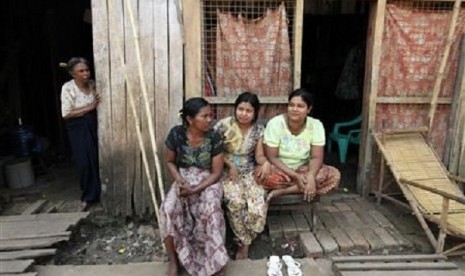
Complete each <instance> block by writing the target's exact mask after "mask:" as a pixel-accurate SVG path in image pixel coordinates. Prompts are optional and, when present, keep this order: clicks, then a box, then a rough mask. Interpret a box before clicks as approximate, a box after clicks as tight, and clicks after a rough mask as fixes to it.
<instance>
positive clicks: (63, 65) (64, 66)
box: [58, 62, 68, 68]
mask: <svg viewBox="0 0 465 276" xmlns="http://www.w3.org/2000/svg"><path fill="white" fill-rule="evenodd" d="M58 66H60V67H61V68H66V67H68V63H66V62H60V63H59V64H58Z"/></svg>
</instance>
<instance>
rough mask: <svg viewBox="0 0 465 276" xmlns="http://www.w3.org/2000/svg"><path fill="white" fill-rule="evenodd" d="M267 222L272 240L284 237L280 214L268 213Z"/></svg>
mask: <svg viewBox="0 0 465 276" xmlns="http://www.w3.org/2000/svg"><path fill="white" fill-rule="evenodd" d="M266 224H267V225H268V230H269V235H270V238H271V239H272V240H274V239H277V238H282V237H283V228H282V227H281V223H280V222H279V219H278V216H276V215H268V217H267V218H266Z"/></svg>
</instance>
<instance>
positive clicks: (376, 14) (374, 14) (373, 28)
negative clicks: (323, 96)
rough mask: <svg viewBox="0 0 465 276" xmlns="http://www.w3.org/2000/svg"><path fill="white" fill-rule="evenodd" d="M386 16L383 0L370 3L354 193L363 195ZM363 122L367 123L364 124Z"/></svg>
mask: <svg viewBox="0 0 465 276" xmlns="http://www.w3.org/2000/svg"><path fill="white" fill-rule="evenodd" d="M385 14H386V0H379V1H376V2H370V16H369V25H370V26H369V28H368V32H369V35H368V42H367V45H368V46H367V56H366V57H367V58H366V60H365V68H366V69H365V70H366V74H365V75H366V78H365V80H366V81H365V85H364V88H365V89H364V91H365V93H364V94H365V96H364V104H365V105H366V106H367V108H365V109H364V110H363V115H364V122H363V123H362V137H363V138H362V142H361V146H360V149H361V150H360V156H359V162H360V164H361V166H359V169H358V177H357V179H358V180H357V191H358V192H359V193H360V194H362V195H363V196H366V195H367V194H368V191H369V187H368V185H369V178H370V173H369V172H370V171H371V170H370V168H371V167H372V166H373V164H372V160H371V158H372V156H373V152H372V150H373V138H372V136H371V135H367V134H368V133H371V132H372V131H374V129H375V122H376V107H377V105H376V100H377V97H378V90H379V71H380V65H381V47H382V40H383V33H384V21H385ZM365 120H366V121H367V123H365Z"/></svg>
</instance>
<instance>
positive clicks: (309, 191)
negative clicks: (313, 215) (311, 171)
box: [303, 178, 316, 202]
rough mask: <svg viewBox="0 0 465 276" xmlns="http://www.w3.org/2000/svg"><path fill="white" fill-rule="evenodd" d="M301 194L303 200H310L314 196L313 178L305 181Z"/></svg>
mask: <svg viewBox="0 0 465 276" xmlns="http://www.w3.org/2000/svg"><path fill="white" fill-rule="evenodd" d="M303 194H304V200H306V201H308V202H310V201H312V199H313V198H314V197H315V194H316V183H315V179H314V178H311V179H309V180H308V181H307V183H306V184H305V187H304V189H303Z"/></svg>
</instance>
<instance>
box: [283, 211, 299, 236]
mask: <svg viewBox="0 0 465 276" xmlns="http://www.w3.org/2000/svg"><path fill="white" fill-rule="evenodd" d="M278 220H279V223H280V224H281V227H282V229H283V234H284V237H294V236H296V235H297V232H298V231H297V227H296V225H295V222H294V220H293V219H292V217H291V214H280V215H279V216H278Z"/></svg>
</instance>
